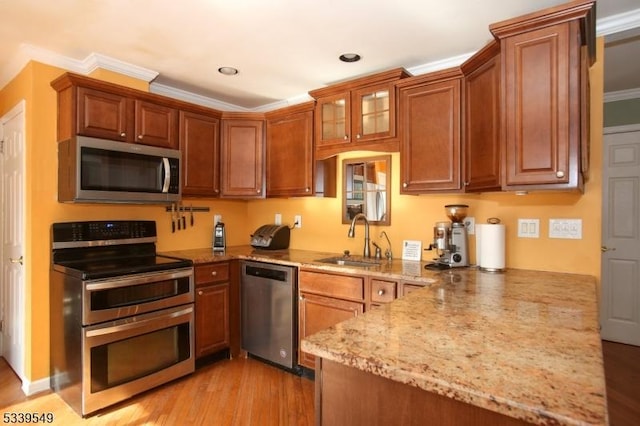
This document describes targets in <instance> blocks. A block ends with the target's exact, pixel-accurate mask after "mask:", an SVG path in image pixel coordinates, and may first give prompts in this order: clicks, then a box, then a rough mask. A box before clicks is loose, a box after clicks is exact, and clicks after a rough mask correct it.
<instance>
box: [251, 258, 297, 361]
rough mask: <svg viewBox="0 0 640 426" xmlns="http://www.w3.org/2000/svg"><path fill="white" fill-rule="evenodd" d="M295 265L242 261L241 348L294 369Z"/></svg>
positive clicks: (295, 319) (295, 342)
mask: <svg viewBox="0 0 640 426" xmlns="http://www.w3.org/2000/svg"><path fill="white" fill-rule="evenodd" d="M296 284H297V268H295V267H292V266H284V265H276V264H271V263H264V262H252V261H243V262H242V281H241V287H240V292H241V299H242V307H241V311H242V348H243V349H244V350H246V351H247V352H248V353H249V354H251V355H255V356H257V357H259V358H262V359H264V360H267V361H270V362H272V363H275V364H278V365H281V366H283V367H285V368H288V369H290V370H296V369H297V368H298V365H297V356H296V352H297V347H296V346H297V333H296V326H295V325H296V324H297V305H296V300H295V297H296Z"/></svg>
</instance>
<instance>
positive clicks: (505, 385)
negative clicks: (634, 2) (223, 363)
mask: <svg viewBox="0 0 640 426" xmlns="http://www.w3.org/2000/svg"><path fill="white" fill-rule="evenodd" d="M207 252H208V253H207ZM165 254H170V255H174V256H179V257H186V258H190V259H192V260H193V261H194V262H195V263H208V262H211V261H216V260H225V259H233V258H236V259H238V258H239V259H251V260H263V261H271V262H274V263H282V264H290V265H295V266H300V267H308V268H317V269H321V270H325V271H327V272H331V271H338V272H349V273H359V274H363V273H364V274H371V275H383V276H387V277H390V278H391V277H393V278H396V279H406V280H412V281H423V282H425V283H428V284H429V285H427V286H425V287H424V288H422V289H419V290H416V291H413V292H411V293H410V294H408V295H407V296H405V297H402V298H400V299H398V300H396V301H394V302H392V303H390V304H388V305H385V306H383V307H381V308H379V309H375V310H371V311H369V312H366V313H365V314H364V315H361V316H358V317H356V318H353V319H351V320H348V321H345V322H342V323H340V324H337V325H335V326H333V327H331V328H329V329H327V330H323V331H320V332H318V333H316V334H314V335H312V336H309V337H307V338H306V339H304V340H303V341H302V349H303V350H304V351H305V352H308V353H310V354H313V355H316V356H320V357H322V358H325V359H329V360H332V361H335V362H338V363H341V364H344V365H347V366H351V367H354V368H358V369H360V370H363V371H365V372H370V373H372V374H376V375H378V376H382V377H386V378H388V379H391V380H395V381H398V382H401V383H405V384H407V385H411V386H416V387H418V388H421V389H424V390H426V391H429V392H434V393H436V394H440V395H444V396H447V397H450V398H453V399H455V400H458V401H461V402H464V403H468V404H472V405H475V406H478V407H482V408H486V409H489V410H492V411H496V412H499V413H502V414H505V415H508V416H511V417H515V418H519V419H522V420H525V421H528V422H531V423H535V424H567V425H581V424H607V405H606V387H605V379H604V368H603V363H602V346H601V341H600V333H599V323H598V308H597V300H596V288H595V278H594V277H591V276H585V275H574V274H563V273H553V272H541V271H525V270H511V269H509V270H507V271H506V272H504V273H501V274H491V273H485V272H481V271H479V270H477V269H475V268H460V269H451V270H448V271H443V272H438V271H429V270H425V269H424V268H423V267H422V266H423V263H421V262H403V261H400V260H394V261H392V262H390V263H388V262H386V261H383V263H382V264H381V265H380V266H376V267H368V268H362V267H346V266H335V265H326V264H319V263H318V262H316V260H317V259H319V258H322V257H328V256H330V255H335V253H319V252H313V251H305V250H282V251H273V252H269V251H256V250H251V247H249V246H246V247H236V248H233V247H232V248H228V249H227V251H226V252H225V254H223V255H217V254H216V255H215V256H213V257H212V252H211V250H210V249H201V250H185V251H177V252H171V253H165Z"/></svg>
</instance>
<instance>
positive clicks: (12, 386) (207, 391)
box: [0, 358, 314, 426]
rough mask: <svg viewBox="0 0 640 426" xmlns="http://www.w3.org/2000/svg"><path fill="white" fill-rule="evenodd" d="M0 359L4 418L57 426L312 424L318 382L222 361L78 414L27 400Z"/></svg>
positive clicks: (47, 396)
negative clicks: (38, 417) (35, 418)
mask: <svg viewBox="0 0 640 426" xmlns="http://www.w3.org/2000/svg"><path fill="white" fill-rule="evenodd" d="M20 385H21V384H20V380H19V379H18V377H17V376H16V375H15V374H14V373H13V371H12V370H11V369H10V367H9V366H8V364H7V363H6V362H5V361H4V359H1V360H0V415H4V413H27V412H29V413H33V412H38V413H53V415H54V418H55V421H54V423H53V424H54V425H63V426H67V425H220V426H224V425H255V426H270V425H273V426H279V425H304V426H307V425H313V424H314V408H313V404H314V399H313V394H314V382H313V381H312V380H309V379H307V378H304V377H299V376H296V375H293V374H290V373H287V372H284V371H282V370H280V369H278V368H275V367H272V366H270V365H267V364H264V363H262V362H259V361H256V360H254V359H251V358H237V359H233V360H223V361H218V362H216V363H214V364H211V365H208V366H205V367H202V368H200V369H198V370H196V372H195V373H194V374H192V375H190V376H188V377H185V378H182V379H178V380H176V381H173V382H171V383H167V384H166V385H163V386H161V387H159V388H156V389H153V390H151V391H148V392H145V393H143V394H140V395H137V396H135V397H134V398H131V399H130V400H127V401H124V402H122V403H120V404H117V405H115V406H112V407H109V408H106V409H104V410H102V411H99V412H98V413H97V414H96V415H93V416H91V417H89V418H87V419H82V418H81V417H80V416H78V415H77V414H76V413H75V412H74V411H73V410H72V409H71V408H70V407H69V406H68V405H66V403H65V402H64V401H63V400H62V399H60V398H59V397H58V396H57V395H56V394H55V393H52V392H46V393H40V394H37V395H34V396H31V397H25V396H24V394H23V393H22V391H21V390H20Z"/></svg>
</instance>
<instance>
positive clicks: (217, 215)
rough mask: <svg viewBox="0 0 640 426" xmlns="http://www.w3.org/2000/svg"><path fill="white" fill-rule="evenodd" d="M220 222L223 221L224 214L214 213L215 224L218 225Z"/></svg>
mask: <svg viewBox="0 0 640 426" xmlns="http://www.w3.org/2000/svg"><path fill="white" fill-rule="evenodd" d="M219 222H222V215H221V214H214V215H213V224H214V225H217V224H218V223H219Z"/></svg>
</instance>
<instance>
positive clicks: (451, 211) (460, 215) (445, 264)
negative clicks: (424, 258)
mask: <svg viewBox="0 0 640 426" xmlns="http://www.w3.org/2000/svg"><path fill="white" fill-rule="evenodd" d="M444 208H445V212H446V214H447V217H448V218H449V219H450V220H451V222H445V221H443V222H436V224H435V226H434V227H433V243H432V244H431V245H429V248H428V250H436V253H437V255H438V257H437V258H435V259H434V260H435V262H434V263H431V264H428V265H427V266H426V267H427V268H434V269H442V268H455V267H461V266H469V250H468V241H467V227H466V225H465V224H464V219H465V218H466V217H467V210H468V208H469V206H468V205H466V204H448V205H446V206H444Z"/></svg>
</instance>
